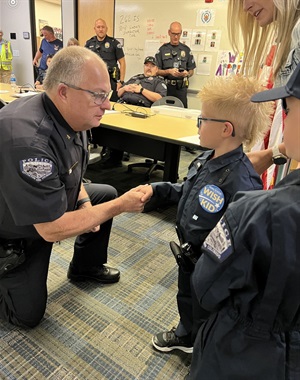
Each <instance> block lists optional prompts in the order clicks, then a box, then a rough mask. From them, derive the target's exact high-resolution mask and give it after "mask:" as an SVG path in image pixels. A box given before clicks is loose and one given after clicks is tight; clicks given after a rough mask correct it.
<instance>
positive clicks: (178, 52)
mask: <svg viewBox="0 0 300 380" xmlns="http://www.w3.org/2000/svg"><path fill="white" fill-rule="evenodd" d="M155 58H156V61H157V66H158V68H159V69H160V70H167V69H173V68H176V69H180V68H181V69H184V70H187V71H189V70H193V69H195V67H196V64H195V60H194V57H193V54H192V52H191V49H190V48H189V47H188V46H187V45H184V44H183V43H181V42H179V45H176V46H173V45H171V43H170V42H168V43H165V44H163V45H162V46H161V47H160V48H159V50H158V52H157V53H156V55H155ZM165 83H166V85H167V87H168V96H175V97H177V98H179V99H180V100H181V101H182V103H183V104H184V106H185V108H187V88H188V86H189V80H188V78H187V77H185V78H177V77H173V76H172V75H168V76H166V77H165Z"/></svg>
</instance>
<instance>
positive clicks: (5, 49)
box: [0, 30, 13, 83]
mask: <svg viewBox="0 0 300 380" xmlns="http://www.w3.org/2000/svg"><path fill="white" fill-rule="evenodd" d="M2 37H3V32H2V30H0V82H2V83H9V80H10V75H11V71H12V59H13V55H12V50H11V44H10V42H9V41H7V40H5V39H3V38H2Z"/></svg>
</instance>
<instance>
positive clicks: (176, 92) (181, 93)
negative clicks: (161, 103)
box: [167, 84, 188, 108]
mask: <svg viewBox="0 0 300 380" xmlns="http://www.w3.org/2000/svg"><path fill="white" fill-rule="evenodd" d="M167 87H168V90H167V95H168V96H175V97H176V98H178V99H180V100H181V101H182V103H183V105H184V108H187V107H188V103H187V87H183V88H180V89H177V88H176V86H172V85H171V84H168V85H167Z"/></svg>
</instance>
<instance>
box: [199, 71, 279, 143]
mask: <svg viewBox="0 0 300 380" xmlns="http://www.w3.org/2000/svg"><path fill="white" fill-rule="evenodd" d="M262 90H263V88H262V85H261V83H260V82H259V81H258V79H256V78H253V77H245V76H242V75H234V76H231V77H215V78H214V79H213V80H211V81H209V82H208V83H206V84H205V85H204V86H203V87H202V89H201V91H200V92H199V94H198V97H199V98H200V100H201V101H202V102H205V103H206V105H207V106H208V107H209V108H213V109H214V110H215V111H216V113H215V115H213V116H214V117H216V118H218V119H224V120H228V121H230V122H231V123H232V124H233V126H234V129H235V134H236V136H238V137H239V138H240V139H241V140H242V142H243V144H244V146H245V149H246V150H249V149H251V147H252V146H253V145H254V144H255V143H256V142H257V141H258V140H260V139H261V138H263V137H264V135H265V133H266V131H267V130H268V129H269V127H270V121H271V114H272V111H273V104H272V103H271V102H267V103H252V102H251V96H252V95H253V94H255V93H257V92H260V91H262ZM213 116H212V117H213Z"/></svg>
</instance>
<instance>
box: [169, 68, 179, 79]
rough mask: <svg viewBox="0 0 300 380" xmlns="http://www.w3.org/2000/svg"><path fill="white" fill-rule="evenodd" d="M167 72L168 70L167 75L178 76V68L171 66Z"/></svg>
mask: <svg viewBox="0 0 300 380" xmlns="http://www.w3.org/2000/svg"><path fill="white" fill-rule="evenodd" d="M168 72H169V75H172V76H173V77H179V75H178V74H179V71H178V69H175V68H173V69H168Z"/></svg>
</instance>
